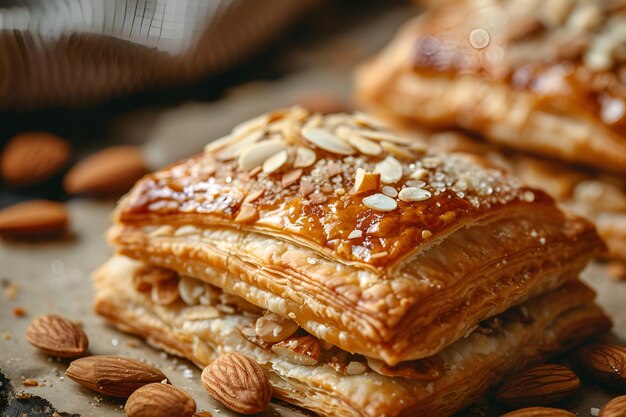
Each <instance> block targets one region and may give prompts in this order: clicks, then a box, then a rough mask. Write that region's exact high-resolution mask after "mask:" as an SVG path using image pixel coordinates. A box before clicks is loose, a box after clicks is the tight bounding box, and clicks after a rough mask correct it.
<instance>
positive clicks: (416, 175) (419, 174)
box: [410, 168, 428, 180]
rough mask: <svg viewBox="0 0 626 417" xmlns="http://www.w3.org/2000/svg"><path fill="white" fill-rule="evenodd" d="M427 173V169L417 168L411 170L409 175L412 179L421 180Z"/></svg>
mask: <svg viewBox="0 0 626 417" xmlns="http://www.w3.org/2000/svg"><path fill="white" fill-rule="evenodd" d="M427 175H428V170H427V169H424V168H418V169H416V170H415V172H413V173H412V174H411V175H410V177H411V178H413V179H414V180H423V179H424V178H426V176H427Z"/></svg>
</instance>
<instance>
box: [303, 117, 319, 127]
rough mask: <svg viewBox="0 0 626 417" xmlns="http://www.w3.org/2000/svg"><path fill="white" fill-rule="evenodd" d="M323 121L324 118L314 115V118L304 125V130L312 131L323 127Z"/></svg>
mask: <svg viewBox="0 0 626 417" xmlns="http://www.w3.org/2000/svg"><path fill="white" fill-rule="evenodd" d="M323 120H324V117H323V116H322V115H321V114H313V116H311V117H309V120H307V121H306V122H305V123H304V126H303V128H304V129H312V128H317V127H320V126H321V125H322V121H323Z"/></svg>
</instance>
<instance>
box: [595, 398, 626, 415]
mask: <svg viewBox="0 0 626 417" xmlns="http://www.w3.org/2000/svg"><path fill="white" fill-rule="evenodd" d="M598 417H626V395H622V396H619V397H615V398H613V399H612V400H611V401H609V402H608V403H606V405H605V406H604V407H602V410H601V411H600V415H599V416H598Z"/></svg>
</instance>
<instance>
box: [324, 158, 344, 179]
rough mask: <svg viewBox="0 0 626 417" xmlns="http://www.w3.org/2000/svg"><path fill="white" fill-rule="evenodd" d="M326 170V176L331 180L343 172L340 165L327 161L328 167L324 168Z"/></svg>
mask: <svg viewBox="0 0 626 417" xmlns="http://www.w3.org/2000/svg"><path fill="white" fill-rule="evenodd" d="M326 170H327V171H328V176H329V177H331V178H332V177H334V176H335V175H339V174H341V173H342V172H343V168H342V167H341V165H340V164H338V163H337V162H335V161H329V162H328V165H327V166H326Z"/></svg>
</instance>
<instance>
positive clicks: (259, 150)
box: [239, 139, 287, 171]
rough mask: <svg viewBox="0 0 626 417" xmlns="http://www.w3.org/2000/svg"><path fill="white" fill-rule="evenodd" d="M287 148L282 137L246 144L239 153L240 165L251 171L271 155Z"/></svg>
mask: <svg viewBox="0 0 626 417" xmlns="http://www.w3.org/2000/svg"><path fill="white" fill-rule="evenodd" d="M286 148H287V146H286V145H285V143H284V142H283V141H282V140H280V139H270V140H265V141H263V142H259V143H255V144H252V145H249V146H246V148H245V149H243V150H242V151H241V153H240V154H239V167H240V168H241V169H243V170H244V171H250V170H251V169H254V168H256V167H258V166H259V165H261V164H263V163H264V162H265V160H266V159H267V158H269V157H270V156H272V155H274V154H276V153H278V152H280V151H283V150H285V149H286Z"/></svg>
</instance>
